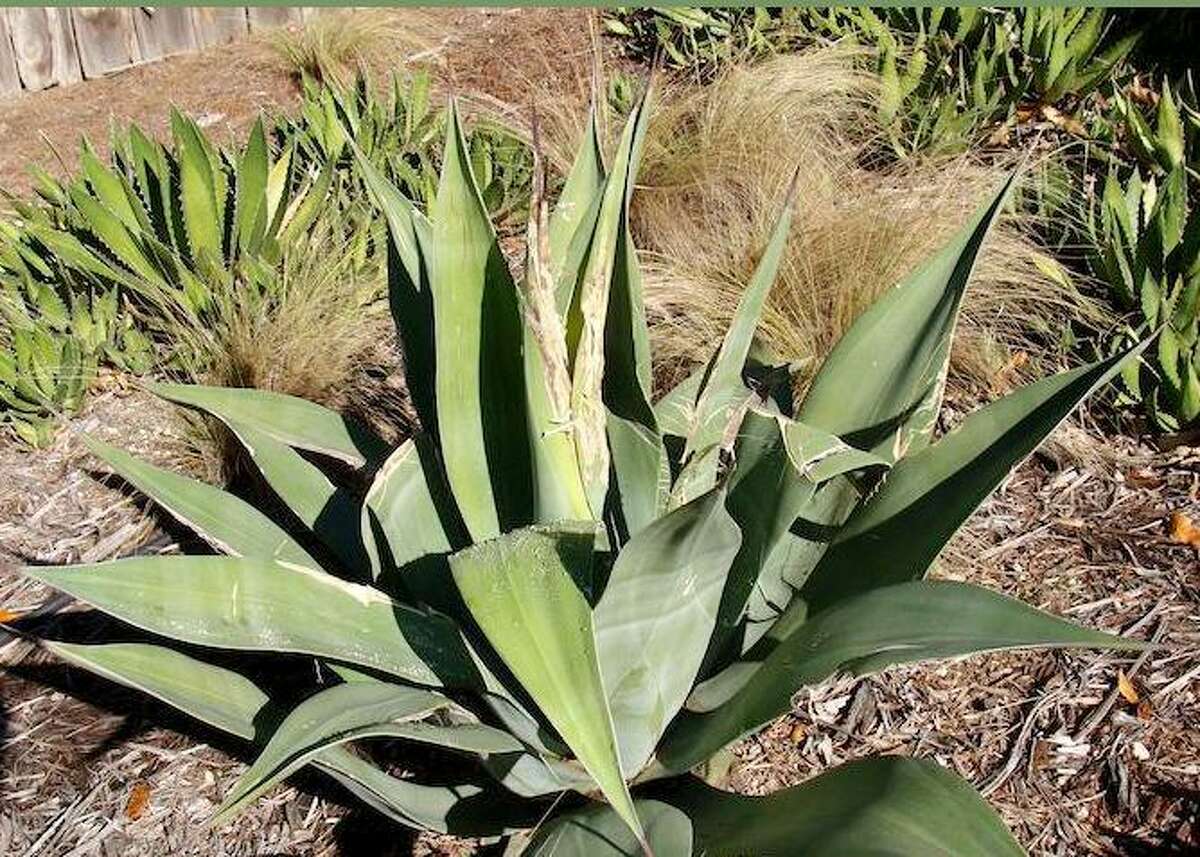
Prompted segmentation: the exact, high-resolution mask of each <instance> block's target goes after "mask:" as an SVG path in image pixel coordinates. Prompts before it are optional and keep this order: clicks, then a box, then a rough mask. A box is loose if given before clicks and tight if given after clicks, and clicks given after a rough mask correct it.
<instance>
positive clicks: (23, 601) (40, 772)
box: [0, 10, 1200, 857]
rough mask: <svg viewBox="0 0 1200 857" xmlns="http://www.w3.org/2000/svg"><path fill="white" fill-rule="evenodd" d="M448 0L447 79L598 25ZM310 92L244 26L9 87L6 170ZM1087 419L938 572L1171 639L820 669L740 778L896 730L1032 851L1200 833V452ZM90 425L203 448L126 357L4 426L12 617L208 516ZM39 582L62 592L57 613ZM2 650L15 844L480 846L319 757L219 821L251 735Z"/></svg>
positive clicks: (42, 851) (156, 450)
mask: <svg viewBox="0 0 1200 857" xmlns="http://www.w3.org/2000/svg"><path fill="white" fill-rule="evenodd" d="M429 15H430V17H429V18H428V19H427V20H426V21H425V24H427V25H428V26H429V27H430V28H431V31H436V28H437V27H441V28H442V29H443V31H444V33H445V35H444V36H443V38H441V39H434V41H433V44H432V45H431V46H430V48H429V49H428V53H427V54H426V56H425V57H424V58H423V60H422V62H424V63H428V64H430V65H432V66H433V67H434V69H435V70H436V73H437V75H438V77H437V80H438V82H439V83H440V84H441V85H442V86H443V87H444V88H446V89H453V90H456V91H460V92H463V93H469V94H476V95H478V94H483V95H484V96H486V97H487V98H491V99H495V100H497V101H499V102H503V103H506V104H520V103H524V101H525V100H526V99H527V98H528V97H529V94H530V92H532V91H534V90H535V89H537V90H540V88H541V87H542V86H544V85H545V81H544V80H543V81H538V76H539V74H541V73H542V72H543V71H544V69H542V68H540V67H538V66H537V65H536V62H535V61H534V60H531V61H530V62H529V63H527V64H525V65H522V64H520V63H515V62H513V57H514V56H519V55H520V52H519V51H518V50H516V49H515V48H518V47H519V46H520V45H522V44H526V45H528V44H540V45H541V49H540V50H538V51H531V52H530V53H529V56H530V57H533V58H535V59H536V58H541V57H545V56H549V55H550V54H551V51H549V50H548V49H547V48H546V45H547V44H551V43H552V44H553V45H555V46H556V48H555V50H558V51H559V52H560V53H562V54H564V55H576V56H584V55H586V53H587V52H588V51H589V50H590V48H591V38H590V35H589V29H588V20H587V16H586V14H584V13H577V12H551V11H546V10H539V11H529V12H511V11H446V12H436V13H429ZM578 65H579V64H578V63H576V64H574V65H571V64H567V63H563V64H562V68H568V67H570V68H573V69H574V68H577V67H578ZM571 73H572V74H574V73H575V72H571ZM535 82H537V84H538V86H537V87H534V85H533V84H534V83H535ZM576 82H577V81H576ZM122 99H124V100H122ZM296 101H297V96H296V87H295V84H294V82H293V81H292V80H291V79H290V78H289V77H288V74H287V72H286V70H284V69H282V68H280V67H279V66H277V65H275V64H273V61H272V60H271V58H270V54H269V52H267V51H266V50H265V49H264V46H263V45H262V44H261V43H255V42H247V43H239V44H235V45H230V46H226V47H222V48H217V49H211V50H209V51H207V52H205V53H203V54H199V55H194V56H185V57H177V58H173V59H169V60H166V61H164V62H161V63H156V64H153V65H148V66H145V67H140V68H136V69H132V70H130V71H127V72H124V73H122V74H120V75H115V76H113V77H112V78H110V79H106V80H100V81H90V82H87V83H83V84H79V85H77V86H74V87H70V88H64V89H62V90H61V91H57V92H53V91H52V92H48V93H43V94H41V95H39V96H36V97H33V98H28V99H22V100H21V101H20V102H19V103H18V102H16V101H13V102H10V103H6V104H0V137H3V138H4V139H5V140H6V142H8V143H11V145H7V146H6V147H5V155H4V159H3V161H0V184H2V185H4V186H7V187H9V188H10V189H21V188H24V187H25V185H24V184H23V182H24V181H25V179H24V178H23V176H22V175H21V171H22V170H23V165H24V164H26V163H30V162H39V161H40V162H42V163H45V164H46V165H47V166H48V168H55V169H56V167H55V165H54V162H53V161H52V160H47V157H46V155H45V150H44V149H41V150H39V147H40V146H42V145H43V144H42V143H40V142H37V139H36V136H37V135H36V130H44V132H45V134H46V136H47V138H48V139H49V140H50V141H51V142H52V143H53V144H54V147H55V148H57V149H59V150H60V151H64V152H66V151H70V150H71V149H72V148H73V146H74V143H75V140H76V138H77V137H78V136H79V135H80V134H82V133H86V134H87V135H88V136H90V137H91V138H92V139H93V140H95V141H98V142H99V141H101V140H103V139H104V137H105V129H106V125H107V123H108V121H109V119H110V117H112V116H116V117H119V118H120V119H121V120H122V121H124V120H129V119H132V120H134V121H138V122H140V123H142V124H144V125H145V126H147V127H148V128H149V129H152V130H156V131H161V130H162V129H163V128H164V127H165V125H164V118H165V116H166V112H165V111H166V105H167V104H168V103H169V102H175V103H178V104H179V105H180V106H181V107H182V108H184V109H185V110H187V111H188V112H189V113H190V114H191V115H192V116H193V118H197V120H198V121H201V120H202V119H203V121H204V122H206V123H207V124H213V125H222V126H228V129H229V134H230V135H231V136H235V137H236V136H239V135H242V134H243V133H244V132H245V130H246V129H247V127H248V126H249V125H250V124H251V123H252V121H253V118H254V117H255V116H256V115H257V113H258V110H259V109H260V108H262V107H264V106H270V107H272V108H280V107H282V108H285V109H286V108H287V107H289V106H294V105H295V103H296ZM118 105H119V106H118ZM1081 425H1090V420H1086V419H1085V420H1081V421H1079V422H1077V423H1073V424H1071V425H1070V426H1069V427H1068V428H1067V429H1065V430H1064V431H1066V432H1069V433H1070V440H1071V443H1069V444H1064V445H1062V446H1063V448H1064V449H1071V450H1073V451H1074V454H1068V453H1066V452H1062V453H1058V452H1056V453H1055V455H1054V457H1051V456H1050V455H1037V456H1035V457H1034V458H1032V459H1031V460H1030V461H1028V462H1026V463H1025V464H1023V465H1022V466H1021V467H1020V468H1019V469H1018V470H1017V471H1016V472H1015V473H1014V474H1013V475H1012V476H1011V477H1010V478H1009V479H1008V480H1007V482H1006V483H1005V484H1004V486H1003V487H1002V489H1001V490H1000V491H999V492H998V493H997V495H996V496H994V497H993V498H992V499H990V500H989V501H988V502H987V503H986V504H985V505H984V506H983V508H982V509H981V510H980V511H979V512H978V513H977V514H976V515H975V516H974V517H972V518H971V519H970V522H969V524H968V525H967V527H966V529H965V530H964V531H963V532H962V533H960V534H959V536H958V537H957V538H956V540H955V541H954V542H953V544H952V545H951V549H950V550H949V551H948V553H947V555H946V557H945V560H944V562H943V564H942V566H941V567H940V569H939V570H938V574H939V575H940V576H942V577H952V578H955V579H963V580H969V581H971V582H976V583H980V584H982V585H985V586H987V587H989V588H991V589H994V590H997V591H1000V592H1003V593H1005V594H1008V595H1011V596H1014V597H1019V598H1021V599H1022V600H1024V601H1026V602H1028V603H1030V604H1033V605H1035V606H1037V607H1041V608H1044V609H1047V610H1049V611H1051V612H1054V613H1057V614H1059V615H1063V616H1066V617H1068V618H1071V619H1074V620H1076V621H1079V622H1082V623H1084V624H1086V625H1088V626H1090V627H1095V628H1100V629H1104V630H1108V631H1112V632H1120V633H1127V634H1130V635H1131V636H1134V637H1137V638H1140V639H1152V640H1155V641H1157V643H1158V644H1159V646H1158V648H1155V649H1152V650H1151V651H1149V652H1147V653H1146V654H1145V655H1143V656H1141V657H1129V656H1125V655H1123V654H1095V653H1087V652H1070V653H1056V652H1039V653H1024V652H1014V653H1005V654H995V655H985V656H978V657H974V658H971V659H969V660H964V661H956V662H950V663H942V664H936V665H923V666H913V667H904V668H898V669H892V670H889V671H888V672H886V673H885V674H883V675H880V676H874V677H871V678H867V679H862V680H851V679H839V680H835V681H831V682H827V683H825V684H822V685H820V686H817V687H815V688H811V689H808V690H805V691H803V692H801V693H800V694H798V695H797V696H796V698H795V699H794V700H793V710H792V713H791V714H790V715H788V716H786V717H784V718H782V719H780V720H779V721H778V722H776V723H775V724H774V725H772V726H771V727H770V728H768V729H767V730H765V731H764V732H762V733H761V734H760V735H758V736H756V737H754V738H751V739H748V740H745V741H743V742H741V743H739V744H738V745H737V746H736V747H735V748H734V749H733V756H734V760H733V763H732V765H731V767H730V769H729V772H728V784H729V786H730V787H731V788H733V789H735V790H737V791H741V792H744V793H749V794H758V793H765V792H768V791H771V790H775V789H778V788H781V787H784V786H788V785H791V784H794V783H797V782H800V781H803V780H806V779H808V778H810V777H812V776H814V775H816V774H817V773H819V772H821V771H822V770H824V769H826V768H828V767H829V766H831V765H833V764H837V763H840V762H842V761H846V760H848V759H853V758H856V757H859V756H862V755H866V754H877V753H901V754H905V755H914V756H920V757H924V758H930V759H935V760H937V761H938V762H939V763H941V764H943V765H946V766H947V767H949V768H951V769H953V770H955V771H957V772H958V773H959V774H961V775H962V776H964V777H965V778H966V779H968V780H969V781H970V782H971V783H972V784H973V785H974V786H975V787H976V788H978V789H980V790H982V792H983V793H984V795H985V796H986V797H987V798H988V800H989V801H990V802H991V803H992V804H993V805H994V806H996V807H997V808H998V810H999V811H1000V813H1001V814H1002V816H1003V817H1004V819H1005V821H1006V822H1007V823H1008V824H1009V826H1010V827H1011V828H1012V830H1013V831H1014V833H1015V835H1016V836H1017V838H1018V839H1019V840H1020V841H1021V843H1022V844H1023V845H1024V846H1025V847H1026V848H1028V849H1029V851H1030V852H1031V853H1032V854H1034V855H1047V857H1048V855H1076V854H1089V855H1108V854H1120V855H1150V854H1158V853H1164V854H1174V853H1178V854H1185V853H1192V852H1193V851H1195V850H1196V849H1200V817H1198V816H1200V734H1198V733H1197V730H1196V729H1195V728H1194V724H1195V723H1196V722H1198V721H1200V562H1198V559H1197V554H1198V551H1200V539H1198V540H1197V541H1196V543H1195V544H1187V543H1181V541H1180V536H1181V535H1183V533H1182V531H1181V525H1182V522H1183V521H1184V520H1185V518H1186V520H1189V521H1190V520H1195V521H1200V455H1197V454H1196V453H1194V452H1192V451H1191V450H1189V449H1186V448H1179V449H1176V450H1174V451H1171V452H1169V453H1164V452H1161V451H1158V450H1156V449H1152V448H1149V447H1146V446H1141V445H1138V444H1136V443H1134V442H1133V441H1130V440H1127V439H1124V438H1121V437H1120V436H1117V437H1109V438H1103V437H1101V436H1100V435H1099V433H1098V432H1097V431H1095V430H1094V429H1091V428H1089V429H1086V430H1085V429H1084V428H1081V427H1080V426H1081ZM83 433H89V434H95V435H96V436H97V437H99V438H101V439H103V440H105V441H108V442H110V443H113V444H115V445H118V446H121V447H123V448H125V449H128V450H129V451H131V452H132V453H134V454H135V455H138V456H141V457H144V458H146V459H148V460H150V461H154V462H156V463H159V464H162V465H164V466H171V467H175V468H184V469H186V468H187V466H188V461H189V455H190V453H189V448H188V444H187V438H186V436H185V430H184V428H183V426H182V424H181V423H180V422H179V421H178V420H177V419H176V418H175V416H174V414H173V412H172V410H171V408H170V407H168V406H166V405H164V404H163V403H161V402H160V401H159V400H157V399H156V398H154V397H153V396H150V395H149V394H147V393H145V392H144V391H142V390H141V389H139V387H138V385H137V382H136V381H135V380H134V379H130V378H127V377H125V376H122V375H119V374H109V375H106V376H105V377H104V379H103V381H102V383H101V384H100V385H99V387H98V390H97V391H96V392H95V393H94V394H93V396H92V397H91V398H90V399H89V401H88V402H87V404H86V405H85V407H84V409H83V411H82V412H81V413H80V414H78V415H77V416H75V417H73V418H72V419H70V420H69V421H68V422H67V424H66V426H65V427H64V429H63V430H62V431H61V432H60V433H59V434H58V436H57V439H56V440H55V441H54V443H53V444H52V445H51V446H50V447H49V448H46V449H41V450H37V451H32V450H29V449H28V448H26V447H24V446H21V445H18V444H17V443H14V442H9V441H4V442H3V444H2V445H0V474H3V477H2V482H0V610H2V611H3V612H4V615H5V619H6V620H11V619H13V618H15V616H16V615H18V614H19V615H24V616H25V619H24V620H23V621H24V622H25V623H32V624H33V625H34V626H37V627H38V628H39V630H45V629H53V628H54V627H55V625H56V624H58V623H70V622H73V621H75V622H78V621H79V619H80V614H78V613H77V612H76V611H74V609H73V608H72V605H71V604H70V603H69V600H67V599H62V598H56V597H55V596H54V595H53V593H52V592H51V591H50V590H48V589H46V588H44V587H41V586H39V585H36V584H31V583H29V582H27V581H25V580H23V579H21V578H20V576H19V572H18V568H19V567H20V566H21V565H23V564H27V563H32V564H42V563H49V564H61V563H66V562H79V561H101V560H105V559H109V558H114V557H118V556H125V555H129V554H132V553H135V552H142V553H146V552H173V551H175V550H177V549H178V545H177V544H176V543H177V541H179V540H186V539H187V538H188V536H187V534H186V533H183V532H181V531H180V530H179V528H177V527H175V526H174V525H172V524H170V523H169V522H167V521H165V520H164V519H163V517H162V516H160V515H159V514H158V513H156V512H154V511H153V510H152V509H151V508H149V507H148V506H147V504H146V503H145V502H144V501H143V500H141V499H140V498H138V497H137V496H136V494H134V493H133V492H130V491H129V490H127V489H126V488H125V487H124V486H123V485H121V484H119V483H117V482H115V481H114V480H112V479H110V478H106V477H105V475H104V474H105V472H106V469H105V468H104V466H103V465H101V464H98V463H97V462H96V461H95V460H94V459H91V458H90V457H89V455H88V454H87V452H86V450H85V448H84V447H83V444H82V441H81V435H82V434H83ZM1064 436H1065V435H1064ZM1081 438H1082V440H1081ZM1052 448H1055V447H1052ZM1173 516H1185V517H1183V518H1181V517H1175V518H1174V519H1173ZM45 606H50V607H53V608H56V609H59V610H60V611H61V612H60V613H58V614H56V615H39V607H45ZM0 633H4V632H0ZM0 665H2V666H3V673H0V727H2V729H3V733H2V743H0V854H14V855H27V857H35V855H45V856H46V857H49V855H54V857H66V855H91V854H99V855H104V857H113V855H133V857H140V855H146V857H150V855H154V857H158V855H163V854H170V855H197V857H199V855H205V857H207V855H247V857H248V856H249V855H267V854H289V855H297V857H300V856H301V855H303V857H309V855H313V857H316V855H330V857H332V855H343V857H351V855H357V854H361V853H372V854H381V855H391V854H395V855H409V854H415V855H420V854H439V855H442V854H444V855H451V854H470V853H475V851H476V847H475V845H474V844H473V843H470V842H464V841H459V840H453V839H451V838H449V837H434V836H429V835H416V834H413V833H411V832H410V831H407V830H406V829H404V828H400V827H397V826H394V825H390V824H388V823H387V822H385V821H382V820H380V819H379V818H378V817H377V816H375V815H373V814H372V813H370V812H369V811H367V810H364V809H361V808H357V807H355V805H354V803H353V801H351V800H349V799H347V798H346V796H345V795H344V794H343V793H342V792H341V791H340V790H339V789H338V788H336V787H335V786H333V785H331V784H330V783H329V782H328V781H326V780H324V779H322V778H320V777H319V776H317V775H315V774H304V775H302V776H298V777H294V778H292V779H291V780H289V782H288V783H287V785H285V786H284V787H281V788H279V789H276V790H275V791H273V792H272V793H271V794H269V795H268V796H267V797H266V798H265V799H262V800H259V801H257V802H256V803H255V804H254V805H253V806H251V807H250V808H249V809H248V810H247V811H246V812H245V813H244V814H243V815H242V816H241V817H240V818H239V820H238V821H237V822H236V823H235V824H233V825H231V826H229V827H227V828H224V829H210V828H209V827H207V826H206V825H205V820H206V819H207V818H208V817H209V816H210V815H211V813H212V812H213V810H214V809H215V808H216V807H217V806H218V804H219V803H220V801H221V798H222V796H223V795H224V794H225V793H226V792H227V791H228V789H229V787H230V786H231V785H232V783H233V782H234V781H235V780H236V779H237V777H238V776H239V774H240V773H241V772H242V771H243V770H244V765H245V764H246V762H247V761H248V753H247V748H246V747H245V746H244V745H241V744H239V743H237V742H235V741H232V740H230V739H227V738H225V737H222V736H220V735H219V734H217V733H215V732H213V731H211V730H206V729H203V728H201V727H199V726H197V724H196V723H194V722H193V721H190V720H187V719H186V718H183V717H181V716H179V715H177V714H172V713H171V712H170V711H169V710H168V709H167V708H166V707H165V706H162V705H159V704H156V703H153V702H150V701H148V700H147V699H146V698H145V697H142V696H139V695H136V694H133V693H131V692H125V691H122V690H119V689H117V688H116V687H115V686H114V685H111V684H108V683H105V682H102V681H100V680H98V679H94V678H92V677H90V676H89V675H88V674H87V673H84V672H83V671H80V670H76V669H74V668H70V667H65V666H63V665H62V664H61V662H58V661H55V660H53V659H51V658H49V657H46V656H44V655H43V654H42V653H41V652H39V651H37V650H36V648H35V647H34V646H33V645H32V644H30V643H29V642H27V641H26V640H25V639H23V638H20V637H14V636H12V635H7V634H6V635H5V636H3V637H0ZM397 770H400V771H403V767H398V769H397Z"/></svg>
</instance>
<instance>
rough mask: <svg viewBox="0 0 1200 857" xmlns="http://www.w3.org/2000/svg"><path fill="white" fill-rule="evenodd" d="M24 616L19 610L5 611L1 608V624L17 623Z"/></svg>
mask: <svg viewBox="0 0 1200 857" xmlns="http://www.w3.org/2000/svg"><path fill="white" fill-rule="evenodd" d="M23 615H24V614H23V613H21V612H19V611H17V610H5V609H4V608H2V607H0V622H15V621H16V620H17V619H20V618H21V616H23Z"/></svg>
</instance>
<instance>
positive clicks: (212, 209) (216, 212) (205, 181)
mask: <svg viewBox="0 0 1200 857" xmlns="http://www.w3.org/2000/svg"><path fill="white" fill-rule="evenodd" d="M171 130H172V132H173V133H174V134H175V142H176V151H177V153H178V158H179V193H180V202H179V205H180V208H181V210H182V212H183V225H184V231H185V233H186V235H187V240H188V246H189V248H190V250H191V257H192V258H193V259H196V260H201V259H204V260H207V261H208V262H209V263H211V264H214V265H223V264H224V261H225V253H224V249H223V244H222V236H223V233H224V227H223V225H222V224H223V222H224V216H223V215H224V210H223V206H224V199H223V198H222V196H221V195H220V194H219V193H218V179H217V177H216V176H215V175H214V170H213V163H212V160H211V159H210V157H209V151H208V149H209V147H208V144H207V141H206V140H205V139H204V135H203V133H202V132H201V131H200V128H199V127H198V126H197V125H196V123H194V122H192V121H191V120H190V119H187V118H186V117H184V116H183V115H182V114H180V113H179V112H178V111H177V110H172V111H171Z"/></svg>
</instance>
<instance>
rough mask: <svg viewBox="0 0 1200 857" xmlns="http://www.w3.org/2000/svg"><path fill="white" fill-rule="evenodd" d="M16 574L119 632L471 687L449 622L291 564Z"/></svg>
mask: <svg viewBox="0 0 1200 857" xmlns="http://www.w3.org/2000/svg"><path fill="white" fill-rule="evenodd" d="M25 573H26V574H27V575H28V576H30V577H32V578H34V579H35V580H40V581H42V582H43V583H46V584H48V585H50V586H53V587H55V588H56V589H60V590H62V591H63V592H66V593H68V594H70V595H73V596H75V597H76V598H78V599H79V600H80V601H83V602H85V603H87V604H90V605H92V606H93V607H96V608H97V609H99V610H102V611H104V612H105V613H108V614H110V615H112V616H114V617H116V618H118V619H120V620H122V621H124V622H128V623H129V624H131V625H134V626H136V627H139V628H142V629H144V630H146V631H150V632H152V633H156V634H162V635H164V636H169V637H172V638H174V639H177V640H182V641H183V642H187V643H194V644H196V645H202V646H212V647H214V648H222V649H244V650H265V651H273V652H296V653H300V654H308V655H314V656H316V657H321V658H329V659H330V660H335V661H345V662H346V663H349V664H354V665H357V666H362V667H368V668H371V669H377V670H380V671H382V672H386V673H389V674H391V675H395V676H398V677H399V678H403V679H405V680H407V681H411V682H413V683H415V684H423V685H431V686H442V685H445V686H449V687H476V686H478V683H479V676H478V673H477V671H476V669H475V667H474V664H473V662H472V660H471V658H470V654H469V653H468V652H467V650H466V647H465V644H464V643H463V641H462V638H461V637H460V636H459V634H458V630H457V629H456V628H455V626H454V624H453V623H452V622H451V621H450V620H448V619H446V618H445V617H442V616H438V615H436V614H430V613H426V612H422V611H420V610H416V609H414V608H411V607H407V606H405V605H402V604H397V603H396V602H394V601H392V599H390V598H388V597H387V596H386V595H384V594H383V593H382V592H379V591H378V590H375V589H371V588H369V587H366V586H361V585H358V584H353V583H347V582H345V581H343V580H339V579H338V578H336V577H333V576H332V575H329V574H325V573H324V572H320V571H314V570H313V569H311V568H306V567H303V566H299V565H294V564H291V563H283V562H278V561H271V560H264V559H258V558H251V557H223V556H171V557H136V558H132V559H123V560H115V561H113V562H106V563H100V564H98V565H77V566H71V567H67V568H50V567H38V568H27V569H26V570H25ZM181 581H186V585H184V584H182V583H181ZM314 617H319V621H318V620H315V619H314Z"/></svg>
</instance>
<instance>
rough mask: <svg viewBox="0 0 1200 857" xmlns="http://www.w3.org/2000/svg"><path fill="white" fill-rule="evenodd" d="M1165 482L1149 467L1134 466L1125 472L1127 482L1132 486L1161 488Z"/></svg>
mask: <svg viewBox="0 0 1200 857" xmlns="http://www.w3.org/2000/svg"><path fill="white" fill-rule="evenodd" d="M1165 482H1166V480H1165V479H1163V477H1162V476H1161V475H1159V474H1158V473H1157V472H1155V471H1154V470H1152V469H1151V468H1149V467H1132V468H1130V469H1129V470H1127V471H1126V472H1125V484H1126V485H1129V486H1130V487H1132V488H1161V487H1162V486H1163V484H1164V483H1165Z"/></svg>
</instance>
